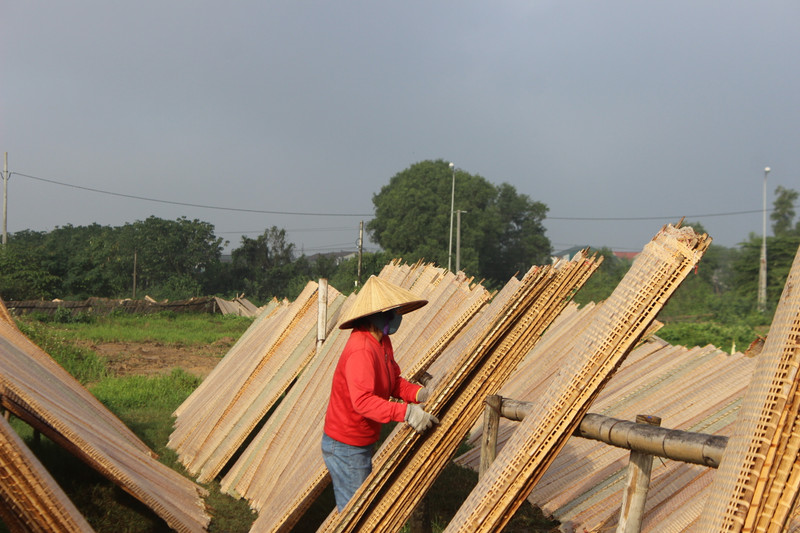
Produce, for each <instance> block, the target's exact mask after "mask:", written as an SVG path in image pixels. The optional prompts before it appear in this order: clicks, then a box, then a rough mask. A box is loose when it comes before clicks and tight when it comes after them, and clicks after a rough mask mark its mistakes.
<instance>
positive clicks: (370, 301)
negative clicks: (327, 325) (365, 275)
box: [339, 276, 428, 329]
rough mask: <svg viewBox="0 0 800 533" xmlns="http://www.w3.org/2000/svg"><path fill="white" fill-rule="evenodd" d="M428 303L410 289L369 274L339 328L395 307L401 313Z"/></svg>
mask: <svg viewBox="0 0 800 533" xmlns="http://www.w3.org/2000/svg"><path fill="white" fill-rule="evenodd" d="M427 303H428V300H423V299H421V298H420V297H419V296H417V295H416V294H414V293H412V292H411V291H407V290H406V289H403V288H402V287H398V286H397V285H394V284H392V283H389V282H388V281H385V280H383V279H381V278H378V277H376V276H370V278H369V279H368V280H367V282H366V283H365V284H364V286H363V287H362V288H361V292H359V293H358V296H356V301H355V302H353V307H352V308H350V312H349V313H347V316H345V318H344V321H343V322H342V323H341V324H340V325H339V329H350V328H352V327H353V326H354V325H355V322H356V321H357V320H358V319H359V318H363V317H365V316H369V315H373V314H375V313H381V312H383V311H389V310H391V309H396V310H397V312H398V313H400V314H401V315H403V314H405V313H409V312H411V311H414V310H415V309H419V308H420V307H422V306H424V305H425V304H427Z"/></svg>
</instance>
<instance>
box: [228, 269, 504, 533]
mask: <svg viewBox="0 0 800 533" xmlns="http://www.w3.org/2000/svg"><path fill="white" fill-rule="evenodd" d="M380 276H381V277H385V278H386V279H387V280H388V281H391V282H392V283H395V284H397V285H400V286H402V287H404V288H407V289H408V290H410V291H412V292H413V293H415V294H417V295H419V296H420V297H423V298H425V299H427V300H428V301H429V303H428V305H427V306H425V307H423V308H422V309H421V310H419V311H415V312H413V313H409V314H407V315H405V316H404V318H403V325H402V327H401V328H400V330H399V331H398V332H397V334H395V335H393V337H392V344H393V345H394V348H395V357H396V359H397V361H398V364H399V365H400V367H401V368H402V369H403V370H404V375H405V376H406V377H407V378H412V379H413V378H415V377H417V376H416V375H410V374H408V373H407V372H406V369H408V368H417V369H418V370H416V372H421V371H422V369H423V368H424V367H426V366H428V365H429V363H430V361H428V362H427V363H425V362H424V361H425V360H426V359H428V360H429V359H432V358H435V357H437V354H438V353H440V352H441V351H442V350H443V349H444V348H443V347H445V346H447V345H448V344H449V342H450V341H449V337H451V336H453V335H454V334H456V332H460V331H462V330H463V329H464V326H463V324H466V323H468V322H469V320H470V318H471V317H472V316H474V315H475V313H476V312H477V310H478V309H479V308H480V307H481V306H482V305H484V304H485V302H486V301H487V300H488V297H489V294H488V292H487V291H486V290H485V289H483V287H480V286H479V285H471V284H470V283H469V282H468V281H467V280H464V279H457V278H456V276H454V275H453V274H451V273H447V272H445V271H443V270H442V269H438V268H435V267H433V266H431V265H423V264H416V265H411V266H409V265H401V264H399V262H393V263H391V264H389V265H387V266H386V267H385V268H384V269H383V271H382V272H381V274H380ZM352 299H354V295H352V296H351V297H350V298H348V301H347V302H346V303H345V305H344V306H343V309H342V313H340V315H341V316H344V314H345V313H346V308H347V306H348V305H349V304H351V303H352ZM422 311H425V312H424V313H423V312H422ZM333 322H334V323H338V317H334V319H333ZM401 333H402V334H403V335H401ZM348 337H349V331H340V330H338V328H335V329H334V332H333V334H332V335H331V337H330V338H329V339H328V340H326V342H325V344H324V345H323V348H322V351H321V352H320V354H318V356H317V357H315V358H314V359H313V360H312V361H311V363H310V364H309V367H308V369H307V371H305V372H303V374H302V375H301V376H300V378H299V379H298V381H297V383H296V384H295V385H294V386H293V387H292V388H291V390H289V392H288V393H287V395H286V397H285V398H284V399H283V400H282V402H281V404H280V405H279V406H278V408H277V409H276V411H275V412H274V413H273V414H272V415H271V416H270V418H269V420H267V422H266V424H265V426H264V427H263V428H262V430H261V431H260V432H259V434H258V435H257V436H256V437H255V438H254V439H253V441H252V443H251V444H250V445H249V446H248V448H247V449H246V450H245V451H244V452H243V453H242V456H241V457H240V458H239V460H238V461H237V462H236V464H234V466H233V467H232V468H231V470H230V471H229V472H228V474H227V475H226V476H225V477H224V478H223V480H222V489H223V490H224V491H227V492H231V493H233V494H238V495H242V496H245V497H246V498H247V499H248V500H249V501H250V505H251V506H252V507H253V508H255V509H257V510H258V511H259V517H258V519H257V520H256V522H255V523H254V524H253V528H252V531H254V532H256V531H288V530H289V529H291V527H292V526H293V525H294V524H296V523H297V521H298V520H299V519H300V517H301V516H302V514H303V512H304V511H305V510H306V509H307V507H308V506H309V505H310V504H311V503H312V502H313V500H314V499H315V498H316V496H317V495H318V494H319V493H320V492H321V491H322V490H323V489H324V488H325V487H326V486H327V484H328V483H329V482H330V480H329V477H328V474H327V470H326V469H325V465H324V463H323V461H322V454H321V452H320V442H321V438H322V427H323V425H324V418H325V410H326V408H327V403H328V398H329V396H330V384H331V380H332V376H333V371H334V369H335V367H336V363H337V362H338V358H339V354H340V353H341V351H342V349H343V348H344V344H345V343H346V342H347V339H348ZM404 339H407V340H408V341H409V342H408V343H406V342H405V340H404ZM412 339H413V342H411V341H412ZM407 344H408V346H407ZM420 361H422V362H420ZM276 480H280V482H276Z"/></svg>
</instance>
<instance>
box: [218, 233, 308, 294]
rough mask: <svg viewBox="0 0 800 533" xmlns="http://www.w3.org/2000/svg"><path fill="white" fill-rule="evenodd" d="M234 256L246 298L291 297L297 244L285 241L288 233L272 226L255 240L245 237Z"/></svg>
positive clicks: (235, 275) (234, 262) (234, 263)
mask: <svg viewBox="0 0 800 533" xmlns="http://www.w3.org/2000/svg"><path fill="white" fill-rule="evenodd" d="M231 255H232V259H233V272H234V277H235V278H236V279H239V280H241V283H242V285H243V287H242V288H243V289H244V290H245V292H246V293H247V294H249V295H250V296H252V297H255V298H258V299H262V300H264V299H268V298H272V297H273V296H276V297H280V298H282V297H286V296H289V293H290V283H291V281H292V279H293V278H294V277H295V274H296V270H295V266H294V264H293V263H294V259H295V258H294V244H291V243H288V242H287V241H286V230H284V229H279V228H278V227H276V226H272V227H271V228H269V229H267V230H265V231H264V233H262V234H261V235H259V236H258V237H256V238H255V239H251V238H249V237H246V236H244V235H243V236H242V243H241V246H240V247H239V248H236V249H235V250H233V253H232V254H231Z"/></svg>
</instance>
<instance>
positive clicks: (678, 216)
mask: <svg viewBox="0 0 800 533" xmlns="http://www.w3.org/2000/svg"><path fill="white" fill-rule="evenodd" d="M12 174H15V175H17V176H22V177H23V178H30V179H33V180H38V181H43V182H46V183H52V184H55V185H61V186H62V187H70V188H73V189H80V190H83V191H90V192H96V193H100V194H107V195H110V196H118V197H122V198H131V199H134V200H144V201H148V202H157V203H162V204H170V205H182V206H185V207H197V208H201V209H216V210H219V211H236V212H241V213H261V214H267V215H299V216H320V217H374V216H375V215H374V213H310V212H296V211H270V210H265V209H246V208H241V207H222V206H215V205H205V204H193V203H188V202H177V201H172V200H159V199H158V198H148V197H146V196H136V195H133V194H124V193H118V192H113V191H105V190H102V189H95V188H93V187H84V186H82V185H73V184H71V183H64V182H62V181H57V180H53V179H48V178H42V177H39V176H31V175H29V174H23V173H21V172H9V176H10V175H12ZM794 207H797V206H794ZM768 211H770V212H771V211H774V209H768ZM761 212H762V210H761V209H753V210H749V211H729V212H726V213H704V214H699V215H668V216H667V215H664V216H647V217H556V216H547V217H546V219H547V220H573V221H594V222H598V221H608V222H614V221H617V222H624V221H634V220H677V219H680V218H684V219H687V220H690V219H693V218H701V217H702V218H708V217H725V216H736V215H750V214H753V213H761Z"/></svg>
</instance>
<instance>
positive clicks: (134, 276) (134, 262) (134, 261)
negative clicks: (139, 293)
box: [133, 250, 136, 300]
mask: <svg viewBox="0 0 800 533" xmlns="http://www.w3.org/2000/svg"><path fill="white" fill-rule="evenodd" d="M133 299H134V300H135V299H136V250H133Z"/></svg>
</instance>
